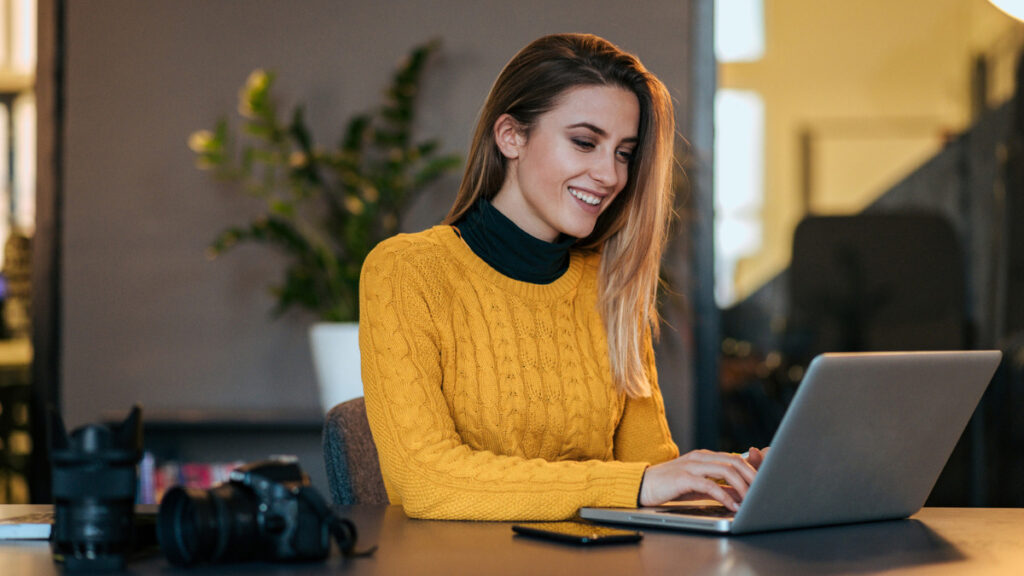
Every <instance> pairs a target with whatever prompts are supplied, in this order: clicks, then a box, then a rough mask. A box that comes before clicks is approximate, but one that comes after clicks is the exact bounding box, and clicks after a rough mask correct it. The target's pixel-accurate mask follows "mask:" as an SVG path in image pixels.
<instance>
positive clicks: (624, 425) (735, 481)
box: [615, 333, 763, 510]
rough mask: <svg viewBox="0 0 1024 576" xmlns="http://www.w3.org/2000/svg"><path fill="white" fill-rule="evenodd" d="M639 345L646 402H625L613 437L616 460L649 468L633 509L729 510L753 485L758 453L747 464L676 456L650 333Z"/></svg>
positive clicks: (707, 454) (728, 457)
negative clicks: (674, 504)
mask: <svg viewBox="0 0 1024 576" xmlns="http://www.w3.org/2000/svg"><path fill="white" fill-rule="evenodd" d="M644 345H645V363H646V365H647V373H648V376H649V377H650V379H651V396H650V397H649V398H634V399H629V400H627V401H626V409H625V412H624V414H623V418H622V422H621V423H620V424H619V428H618V430H617V432H616V436H615V457H616V459H620V460H625V461H645V462H650V463H651V464H652V466H651V467H650V468H648V469H647V471H646V472H645V473H644V478H643V482H642V484H641V487H640V490H639V494H638V495H637V503H638V504H640V505H641V506H655V505H658V504H663V503H665V502H668V501H671V500H686V499H693V498H711V499H714V500H718V501H719V502H721V503H722V504H724V505H725V506H726V507H728V508H731V509H733V510H735V509H736V508H738V506H739V502H740V501H742V498H743V496H745V495H746V493H747V488H748V487H749V485H750V483H751V482H753V480H754V476H755V474H756V469H757V468H758V467H759V466H760V464H761V461H762V460H763V453H762V452H761V451H758V450H756V449H752V450H751V455H750V457H749V459H748V460H745V459H744V458H743V457H741V456H739V455H736V454H727V453H721V452H712V451H708V450H695V451H692V452H689V453H687V454H685V455H683V456H679V449H678V448H677V447H676V445H675V443H673V442H672V438H671V435H670V432H669V429H668V423H667V422H666V419H665V406H664V401H663V399H662V396H661V389H660V387H659V386H658V377H657V369H656V367H655V364H654V349H653V345H652V342H651V338H650V333H648V336H647V338H645V342H644ZM719 481H722V482H725V483H726V484H728V486H723V485H722V484H721V483H720V482H719Z"/></svg>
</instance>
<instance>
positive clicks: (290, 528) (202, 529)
mask: <svg viewBox="0 0 1024 576" xmlns="http://www.w3.org/2000/svg"><path fill="white" fill-rule="evenodd" d="M332 535H333V536H334V539H335V540H336V541H337V542H338V547H339V548H341V551H342V552H343V553H345V554H349V553H351V552H352V549H353V547H354V546H355V541H356V529H355V526H354V525H353V524H352V522H350V521H349V520H347V519H344V518H341V517H339V516H336V515H335V514H334V513H333V512H331V510H330V509H329V508H328V506H327V503H326V502H325V501H324V499H323V497H322V496H320V494H319V493H318V492H316V490H315V489H314V488H313V487H312V486H311V485H310V483H309V477H308V476H307V475H306V474H305V472H303V471H302V469H301V468H299V465H298V464H297V463H296V462H289V461H283V460H269V461H263V462H255V463H251V464H246V465H244V466H241V467H239V468H236V469H235V470H234V471H232V472H231V475H230V477H229V478H228V481H227V482H225V483H223V484H220V485H218V486H214V487H213V488H211V489H209V490H197V489H190V488H184V487H181V486H177V487H174V488H172V489H170V490H169V491H168V492H167V493H166V494H165V495H164V497H163V500H161V502H160V511H159V514H158V516H157V538H158V539H159V541H160V548H161V549H162V550H163V551H164V555H165V556H166V557H167V559H168V560H169V561H170V562H171V563H172V564H176V565H179V566H188V565H192V564H198V563H202V562H247V561H267V560H269V561H276V562H303V561H306V562H309V561H315V560H323V559H325V558H327V556H328V555H329V554H330V549H331V536H332Z"/></svg>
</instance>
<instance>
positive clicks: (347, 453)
mask: <svg viewBox="0 0 1024 576" xmlns="http://www.w3.org/2000/svg"><path fill="white" fill-rule="evenodd" d="M323 446H324V464H325V466H326V469H327V483H328V485H329V487H330V490H331V500H332V501H334V504H335V505H338V506H348V505H351V504H388V503H389V502H388V495H387V492H386V491H385V490H384V479H383V477H381V473H380V462H379V460H378V459H377V446H376V445H375V444H374V443H373V436H372V435H371V434H370V423H369V421H368V420H367V419H366V403H365V402H364V400H363V397H362V396H360V397H359V398H353V399H352V400H348V401H345V402H342V403H341V404H338V405H337V406H335V407H334V408H331V409H330V410H329V411H328V412H327V417H326V419H325V421H324V438H323Z"/></svg>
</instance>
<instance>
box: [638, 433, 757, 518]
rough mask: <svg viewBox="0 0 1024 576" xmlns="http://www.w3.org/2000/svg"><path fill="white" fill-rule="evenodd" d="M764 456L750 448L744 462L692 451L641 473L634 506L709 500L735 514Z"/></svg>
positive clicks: (734, 457)
mask: <svg viewBox="0 0 1024 576" xmlns="http://www.w3.org/2000/svg"><path fill="white" fill-rule="evenodd" d="M766 452H767V450H764V451H762V450H758V449H757V448H752V449H751V450H750V455H749V456H748V458H747V459H744V458H743V456H741V455H739V454H730V453H725V452H712V451H710V450H694V451H693V452H689V453H687V454H684V455H682V456H680V457H678V458H676V459H674V460H669V461H668V462H662V463H661V464H656V465H654V466H651V467H650V468H648V469H647V471H646V472H644V479H643V482H642V483H641V484H640V497H639V499H638V502H639V504H640V505H641V506H657V505H658V504H663V503H665V502H668V501H670V500H696V499H701V498H712V499H714V500H717V501H719V502H721V503H722V505H724V506H725V507H726V508H728V509H730V510H732V511H734V512H735V511H736V510H738V509H739V505H740V502H742V501H743V497H744V496H746V495H747V489H748V488H750V483H751V482H753V481H754V476H755V475H757V468H758V467H759V466H760V465H761V463H762V462H763V461H764V456H765V454H766Z"/></svg>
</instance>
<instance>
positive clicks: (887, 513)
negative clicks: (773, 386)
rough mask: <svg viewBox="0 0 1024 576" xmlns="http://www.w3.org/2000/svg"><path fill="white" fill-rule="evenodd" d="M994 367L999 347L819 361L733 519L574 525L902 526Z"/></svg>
mask: <svg viewBox="0 0 1024 576" xmlns="http://www.w3.org/2000/svg"><path fill="white" fill-rule="evenodd" d="M1001 358H1002V353H1001V352H999V351H997V350H983V351H960V352H880V353H848V354H823V355H821V356H818V357H816V358H815V359H814V360H813V361H812V362H811V364H810V366H809V367H808V369H807V372H806V374H805V376H804V379H803V381H802V382H801V384H800V386H799V388H798V389H797V392H796V395H795V396H794V398H793V401H792V403H791V404H790V406H789V408H788V410H787V411H786V414H785V416H784V417H783V419H782V422H781V423H780V424H779V428H778V431H777V432H776V433H775V437H774V438H773V439H772V443H771V452H769V454H768V456H767V458H766V459H765V461H764V462H763V463H762V465H761V468H760V470H759V471H758V474H757V478H755V480H754V482H753V483H752V484H751V486H750V490H749V491H748V492H747V496H746V498H745V499H744V500H743V502H742V504H741V505H740V508H739V510H738V511H737V512H736V513H735V515H733V514H732V513H731V512H729V511H728V510H727V509H726V508H725V507H724V506H721V505H715V506H704V505H694V504H693V503H682V502H679V503H669V504H666V505H662V506H653V507H647V508H581V509H580V516H581V517H583V518H585V519H588V520H594V521H599V522H612V523H617V524H630V525H639V526H656V527H660V528H679V529H686V530H703V531H710V532H718V533H729V534H745V533H749V532H762V531H769V530H782V529H789V528H803V527H811V526H823V525H830V524H846V523H852V522H866V521H872V520H886V519H897V518H906V517H908V516H910V515H911V514H913V513H915V512H917V511H918V510H919V509H920V508H921V507H922V506H923V505H924V502H925V500H926V499H927V497H928V495H929V494H930V493H931V491H932V488H933V487H934V486H935V481H936V480H937V479H938V477H939V474H940V473H941V472H942V468H943V467H944V466H945V464H946V461H947V460H948V459H949V456H950V454H951V453H952V452H953V448H954V447H955V446H956V443H957V440H958V439H959V438H960V435H961V434H962V433H963V431H964V428H965V427H966V426H967V422H968V421H969V420H970V418H971V414H973V413H974V409H975V407H976V406H977V405H978V402H979V401H980V400H981V395H982V394H983V393H984V392H985V388H986V387H987V386H988V384H989V381H990V380H991V379H992V375H993V374H994V373H995V371H996V368H997V367H998V366H999V362H1000V360H1001ZM704 504H707V501H705V502H704Z"/></svg>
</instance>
